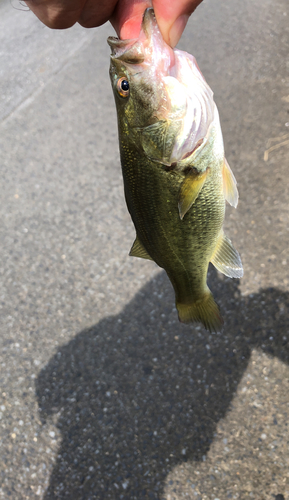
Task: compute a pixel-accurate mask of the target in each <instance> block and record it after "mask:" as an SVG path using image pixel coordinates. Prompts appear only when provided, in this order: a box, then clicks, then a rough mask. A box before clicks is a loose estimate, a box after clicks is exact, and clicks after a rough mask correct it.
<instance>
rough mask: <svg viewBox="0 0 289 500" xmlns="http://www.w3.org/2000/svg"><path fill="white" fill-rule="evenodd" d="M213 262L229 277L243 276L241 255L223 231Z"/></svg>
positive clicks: (212, 258)
mask: <svg viewBox="0 0 289 500" xmlns="http://www.w3.org/2000/svg"><path fill="white" fill-rule="evenodd" d="M211 262H212V264H213V265H214V266H215V267H216V268H217V269H218V271H220V272H221V273H223V274H225V276H229V278H242V276H243V266H242V262H241V259H240V255H239V254H238V252H237V250H235V248H234V247H233V245H232V242H231V241H230V240H229V238H227V236H226V235H225V234H224V233H223V231H222V232H221V234H220V236H219V238H218V241H217V245H216V248H215V251H214V254H213V256H212V257H211Z"/></svg>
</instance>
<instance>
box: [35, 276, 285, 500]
mask: <svg viewBox="0 0 289 500" xmlns="http://www.w3.org/2000/svg"><path fill="white" fill-rule="evenodd" d="M210 286H211V289H212V290H213V292H214V295H215V297H216V299H217V301H218V303H219V305H220V307H221V310H222V313H223V316H224V318H225V327H224V330H223V332H222V333H221V334H210V333H208V332H206V331H205V330H204V329H203V328H201V327H198V326H197V327H196V326H184V325H181V324H180V323H179V322H178V320H177V315H176V311H172V304H173V300H174V298H173V293H172V289H171V285H170V283H169V282H168V280H167V277H166V275H165V273H163V272H162V273H160V274H159V275H157V277H156V278H155V279H154V280H152V281H151V282H149V283H148V284H147V285H145V286H144V287H143V288H142V289H141V291H140V292H139V293H137V294H136V296H135V297H134V299H133V300H132V301H131V302H130V303H129V304H128V305H127V306H126V307H125V308H124V310H123V311H122V312H121V313H120V314H119V315H117V316H111V317H108V318H106V319H103V320H102V321H100V322H99V323H98V324H97V325H95V326H93V327H91V328H89V329H87V330H84V331H82V332H80V333H79V334H78V335H77V336H76V337H75V338H74V339H73V340H72V341H71V342H69V343H68V344H67V345H65V346H64V347H62V348H61V349H60V350H59V352H58V353H57V354H56V355H55V356H54V357H53V358H52V359H51V360H50V362H49V363H48V365H47V366H46V367H45V368H44V369H43V370H42V371H41V373H40V375H39V377H38V379H37V384H36V386H37V396H38V402H39V408H40V412H41V416H42V418H43V419H44V420H45V419H46V418H47V417H49V416H51V415H52V414H53V413H57V412H61V413H60V417H59V420H58V424H57V425H58V427H59V429H60V431H61V434H62V443H61V447H60V449H59V455H58V458H57V461H56V464H55V467H54V469H53V472H52V475H51V478H50V485H49V487H48V489H47V491H46V494H45V497H44V498H45V500H49V499H55V498H61V499H64V498H67V499H74V500H79V499H85V500H89V499H106V500H109V499H127V500H131V499H137V500H142V499H147V498H148V499H161V498H162V490H163V483H164V480H165V478H166V476H167V474H168V472H169V471H170V470H171V469H172V467H174V466H175V465H177V464H179V463H181V462H183V461H187V460H197V461H198V460H201V459H202V456H203V455H205V454H206V453H207V451H208V450H209V447H210V444H211V442H212V440H213V437H214V432H215V428H216V425H217V423H218V421H219V420H220V418H222V417H224V415H225V414H226V412H228V411H229V409H230V403H231V401H232V398H233V396H234V393H235V391H236V388H237V385H238V383H239V381H240V379H241V377H242V375H243V373H244V370H245V369H246V367H247V364H248V361H249V357H250V351H251V349H252V348H261V349H263V350H264V351H265V352H267V353H269V354H271V355H274V356H278V357H279V358H280V359H282V361H286V362H287V361H288V354H289V353H288V343H287V340H286V339H285V337H284V335H285V334H286V330H287V329H288V315H287V308H288V305H289V294H288V293H284V292H281V291H280V290H277V289H274V288H271V289H266V290H261V291H260V293H258V294H254V295H251V296H249V297H241V294H240V292H239V288H238V281H237V280H234V281H233V280H228V279H222V280H221V279H220V277H219V276H217V274H216V273H215V272H214V270H211V271H210Z"/></svg>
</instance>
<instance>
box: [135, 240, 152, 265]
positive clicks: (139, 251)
mask: <svg viewBox="0 0 289 500" xmlns="http://www.w3.org/2000/svg"><path fill="white" fill-rule="evenodd" d="M129 255H130V256H131V257H139V258H140V259H149V260H153V259H152V258H151V257H150V255H149V254H148V253H147V251H146V249H145V248H144V246H143V244H142V243H141V242H140V240H139V239H138V236H137V237H136V239H135V240H134V243H133V246H132V247H131V250H130V252H129Z"/></svg>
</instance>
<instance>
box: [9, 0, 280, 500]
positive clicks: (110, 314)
mask: <svg viewBox="0 0 289 500" xmlns="http://www.w3.org/2000/svg"><path fill="white" fill-rule="evenodd" d="M13 5H14V7H15V3H14V2H13ZM16 7H17V5H16ZM111 33H112V29H111V27H110V26H109V25H107V26H104V27H102V28H101V29H97V30H84V29H82V28H80V27H79V26H75V27H73V28H72V29H70V30H67V31H64V32H54V31H51V30H49V29H48V28H45V27H43V25H41V23H40V22H39V21H37V19H35V18H34V17H33V15H32V14H31V13H29V12H23V11H19V10H16V9H15V8H13V6H11V4H10V3H9V2H8V0H2V1H1V2H0V90H1V92H0V96H1V97H0V102H1V104H0V106H1V108H0V118H1V122H0V167H1V179H2V182H1V195H0V196H1V204H0V210H1V226H0V230H1V239H0V241H1V264H0V272H1V282H0V308H1V317H0V321H1V350H0V366H1V371H0V381H1V392H0V396H1V401H0V417H1V419H0V443H1V444H0V446H1V453H0V477H1V485H0V498H3V499H5V500H6V499H8V498H11V499H13V500H14V499H16V500H18V499H19V500H20V499H21V500H22V499H38V498H41V499H43V500H52V499H60V500H63V499H69V500H80V499H83V500H90V499H105V500H110V499H117V500H118V499H123V500H125V499H126V500H128V499H129V500H131V499H137V500H144V499H166V500H173V499H175V500H181V499H183V498H188V499H192V500H200V499H201V500H218V499H219V500H224V499H230V498H232V499H241V500H243V499H251V498H252V499H254V500H274V499H276V500H282V499H284V498H285V499H286V500H288V499H289V450H288V441H289V429H288V415H289V396H288V389H289V367H288V362H289V344H288V339H289V331H288V327H289V316H288V307H289V293H288V287H289V272H288V243H289V234H288V227H289V225H288V220H289V211H288V192H289V181H288V173H287V171H288V160H289V144H288V143H286V140H287V139H289V135H287V134H289V60H288V53H289V8H288V2H287V0H255V1H254V2H252V1H249V0H244V1H243V2H238V1H237V0H230V1H229V0H227V1H225V2H213V0H207V1H205V2H204V3H203V4H202V5H201V6H200V7H199V8H198V10H197V11H196V13H195V14H194V15H193V16H192V19H191V21H190V23H189V25H188V27H187V29H186V32H185V34H184V36H183V38H182V41H181V43H180V47H181V48H183V49H186V50H188V51H189V52H191V53H193V54H194V55H195V56H196V57H197V60H198V62H199V65H200V67H201V69H202V71H203V73H204V75H205V76H206V78H207V80H208V82H209V83H210V85H211V86H212V88H213V89H214V92H215V98H216V101H217V104H218V107H219V111H220V115H221V120H222V128H223V133H224V139H225V144H226V152H227V158H228V161H229V163H230V165H231V167H232V168H233V170H234V173H235V175H236V177H237V180H238V186H239V191H240V203H239V207H238V209H237V211H235V210H233V209H228V212H227V218H226V231H227V233H228V234H229V236H230V237H231V239H232V240H233V242H234V243H235V245H236V247H237V248H238V250H239V251H240V253H241V256H242V259H243V263H244V269H245V276H244V278H243V279H242V280H241V282H238V281H236V280H228V279H225V278H223V277H222V276H220V275H219V274H217V273H216V272H214V270H213V269H212V270H211V271H210V283H211V288H212V290H213V291H214V294H215V296H216V298H217V300H218V303H219V304H220V307H221V310H222V313H223V316H224V318H225V326H224V330H223V331H222V332H221V333H220V334H218V335H210V334H209V333H208V332H206V331H205V330H204V329H203V328H202V327H200V326H184V325H180V324H179V323H178V320H177V317H176V311H175V309H174V304H173V302H174V298H173V293H172V289H171V285H170V283H169V282H168V279H167V278H166V276H165V274H164V273H163V272H162V271H160V270H159V269H158V268H157V267H156V266H155V265H154V264H153V263H151V262H146V261H141V260H138V259H132V258H129V257H128V251H129V249H130V246H131V243H132V241H133V238H134V230H133V227H132V224H131V221H130V218H129V216H128V213H127V210H126V207H125V203H124V199H123V188H122V179H121V173H120V165H119V157H118V145H117V130H116V115H115V110H114V103H113V98H112V93H111V89H110V83H109V79H108V64H109V48H108V46H107V45H106V37H107V36H108V35H110V34H111ZM286 135H287V137H285V136H286ZM270 140H271V142H270ZM268 141H269V142H268ZM283 143H284V144H283ZM281 144H283V145H281ZM273 145H276V146H278V147H277V148H276V149H274V150H271V151H270V152H269V157H268V161H264V152H265V151H266V150H268V148H270V147H271V146H273Z"/></svg>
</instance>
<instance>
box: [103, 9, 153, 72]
mask: <svg viewBox="0 0 289 500" xmlns="http://www.w3.org/2000/svg"><path fill="white" fill-rule="evenodd" d="M156 31H157V32H159V34H160V31H159V27H158V24H157V20H156V17H155V13H154V9H153V8H152V7H148V8H147V9H146V10H145V11H144V14H143V19H142V24H141V29H140V34H139V37H138V38H129V39H127V40H121V39H120V38H118V37H115V36H110V37H108V39H107V43H108V45H109V46H110V48H111V57H112V58H113V59H122V60H123V61H124V62H126V59H128V61H127V62H130V61H129V59H130V57H129V54H127V56H128V57H126V53H127V52H129V50H130V49H131V48H132V47H133V46H135V47H134V48H135V49H136V51H137V52H138V53H140V48H141V43H140V47H139V50H137V47H136V46H137V43H138V42H141V39H143V35H145V38H146V39H147V40H148V41H150V40H151V38H152V37H153V35H154V33H155V32H156ZM133 59H135V63H137V62H143V60H144V56H142V57H139V59H140V60H139V61H137V57H136V56H134V57H133ZM133 62H134V61H133Z"/></svg>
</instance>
